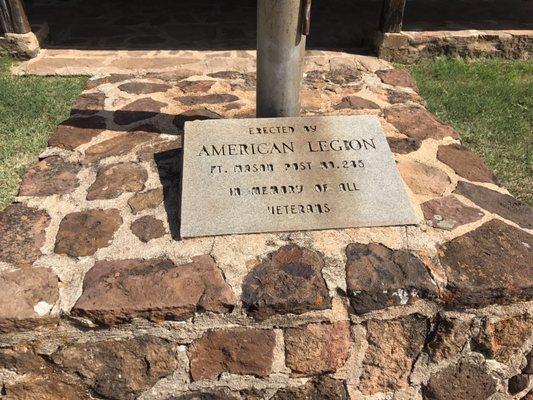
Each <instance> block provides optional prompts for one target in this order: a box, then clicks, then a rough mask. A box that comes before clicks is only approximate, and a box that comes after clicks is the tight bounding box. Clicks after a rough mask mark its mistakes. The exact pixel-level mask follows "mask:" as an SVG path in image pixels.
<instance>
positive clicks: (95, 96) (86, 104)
mask: <svg viewBox="0 0 533 400" xmlns="http://www.w3.org/2000/svg"><path fill="white" fill-rule="evenodd" d="M105 99H106V96H105V94H104V93H101V92H93V93H82V94H81V95H79V96H78V97H77V98H76V101H75V102H74V106H72V110H71V111H70V113H71V114H83V115H92V114H96V113H98V112H99V111H102V110H103V109H104V102H105Z"/></svg>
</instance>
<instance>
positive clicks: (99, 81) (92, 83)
mask: <svg viewBox="0 0 533 400" xmlns="http://www.w3.org/2000/svg"><path fill="white" fill-rule="evenodd" d="M130 78H131V76H130V75H125V74H111V75H108V76H103V77H101V78H90V79H88V80H87V83H86V84H85V89H86V90H90V89H94V88H96V87H98V86H100V85H105V84H108V83H118V82H122V81H125V80H127V79H130Z"/></svg>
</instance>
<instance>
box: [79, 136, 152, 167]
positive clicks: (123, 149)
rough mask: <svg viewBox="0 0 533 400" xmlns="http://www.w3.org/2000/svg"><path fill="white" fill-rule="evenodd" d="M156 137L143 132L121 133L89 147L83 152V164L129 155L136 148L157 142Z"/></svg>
mask: <svg viewBox="0 0 533 400" xmlns="http://www.w3.org/2000/svg"><path fill="white" fill-rule="evenodd" d="M158 137H159V135H158V134H157V133H153V132H145V131H136V132H131V133H123V134H120V135H118V136H115V137H113V138H111V139H108V140H105V141H103V142H100V143H97V144H95V145H92V146H91V147H89V148H88V149H87V150H85V158H84V159H83V162H84V163H93V162H96V161H100V160H102V159H104V158H107V157H116V156H122V155H125V154H128V153H130V152H131V151H133V150H134V149H135V148H136V147H137V146H140V145H143V144H147V143H150V142H151V141H154V140H157V138H158Z"/></svg>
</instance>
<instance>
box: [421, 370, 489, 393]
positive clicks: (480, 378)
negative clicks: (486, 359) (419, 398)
mask: <svg viewBox="0 0 533 400" xmlns="http://www.w3.org/2000/svg"><path fill="white" fill-rule="evenodd" d="M495 392H496V382H495V381H494V379H492V377H491V376H490V375H489V374H487V373H486V372H485V371H484V369H483V368H482V367H481V366H479V365H477V364H473V363H469V362H461V363H459V364H455V365H450V366H449V367H446V368H444V369H443V370H440V371H439V372H437V373H436V374H435V375H433V376H432V377H431V379H430V380H429V382H428V384H427V386H425V387H423V388H422V393H423V396H424V399H425V400H457V399H471V400H486V399H488V398H489V397H490V396H491V395H492V394H494V393H495Z"/></svg>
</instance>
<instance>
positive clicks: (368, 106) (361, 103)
mask: <svg viewBox="0 0 533 400" xmlns="http://www.w3.org/2000/svg"><path fill="white" fill-rule="evenodd" d="M333 108H334V109H335V110H343V109H346V108H350V109H352V110H379V108H380V107H379V105H377V104H376V103H374V102H373V101H370V100H367V99H363V98H362V97H359V96H347V97H344V98H343V99H342V100H341V102H340V103H339V104H337V105H335V106H334V107H333Z"/></svg>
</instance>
